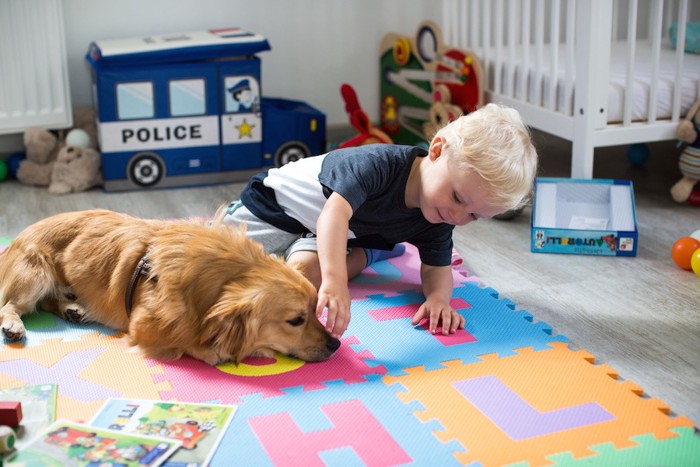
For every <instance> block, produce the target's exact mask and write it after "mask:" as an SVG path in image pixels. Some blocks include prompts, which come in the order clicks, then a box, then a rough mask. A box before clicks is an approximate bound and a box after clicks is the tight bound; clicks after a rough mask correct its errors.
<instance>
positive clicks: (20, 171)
mask: <svg viewBox="0 0 700 467" xmlns="http://www.w3.org/2000/svg"><path fill="white" fill-rule="evenodd" d="M24 147H25V149H26V159H25V160H23V161H22V162H20V164H19V167H18V168H17V180H19V181H20V182H22V183H24V184H26V185H38V186H48V184H49V183H51V171H52V170H53V164H54V162H55V161H56V156H57V155H58V151H59V149H60V144H59V141H58V138H57V137H56V135H54V134H53V133H51V132H50V131H46V130H44V129H42V128H30V129H28V130H27V131H25V132H24Z"/></svg>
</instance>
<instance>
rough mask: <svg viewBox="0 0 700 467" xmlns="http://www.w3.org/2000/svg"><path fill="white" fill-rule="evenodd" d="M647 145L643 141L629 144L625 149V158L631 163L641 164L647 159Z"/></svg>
mask: <svg viewBox="0 0 700 467" xmlns="http://www.w3.org/2000/svg"><path fill="white" fill-rule="evenodd" d="M650 153H651V151H649V146H647V145H646V144H643V143H636V144H632V145H630V147H629V148H628V149H627V159H628V160H629V161H630V163H631V164H632V165H636V166H639V167H641V166H643V165H644V164H646V162H647V161H648V160H649V154H650Z"/></svg>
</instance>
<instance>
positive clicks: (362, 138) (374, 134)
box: [338, 84, 393, 148]
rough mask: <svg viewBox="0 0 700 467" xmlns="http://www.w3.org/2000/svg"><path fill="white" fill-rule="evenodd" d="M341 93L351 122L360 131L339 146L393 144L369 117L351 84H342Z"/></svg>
mask: <svg viewBox="0 0 700 467" xmlns="http://www.w3.org/2000/svg"><path fill="white" fill-rule="evenodd" d="M340 94H341V95H342V96H343V100H344V101H345V111H346V112H347V113H348V116H349V117H350V124H351V125H352V126H353V127H355V129H356V130H357V131H358V132H359V133H360V134H359V135H357V136H355V137H353V138H350V139H349V140H347V141H344V142H342V143H340V144H339V145H338V147H339V148H349V147H352V146H362V145H363V144H375V143H386V144H392V143H393V140H392V139H391V138H390V137H389V135H387V134H386V133H384V132H383V131H382V130H380V129H379V128H375V127H374V126H373V125H372V122H370V121H369V117H368V116H367V114H366V113H365V111H364V110H362V107H360V102H359V101H358V100H357V94H356V93H355V90H354V89H353V88H352V86H350V85H349V84H343V85H341V86H340Z"/></svg>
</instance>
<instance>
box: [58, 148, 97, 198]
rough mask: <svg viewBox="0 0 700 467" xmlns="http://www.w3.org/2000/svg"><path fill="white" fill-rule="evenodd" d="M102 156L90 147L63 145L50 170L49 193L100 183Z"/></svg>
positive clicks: (78, 188) (64, 192) (70, 190)
mask: <svg viewBox="0 0 700 467" xmlns="http://www.w3.org/2000/svg"><path fill="white" fill-rule="evenodd" d="M101 168H102V157H101V156H100V153H99V152H97V151H96V150H94V149H92V148H83V147H80V146H64V147H63V148H61V150H60V151H59V152H58V157H57V158H56V163H55V164H54V165H53V170H52V171H51V184H50V185H49V193H52V194H54V195H63V194H66V193H72V192H78V191H85V190H87V189H89V188H92V187H94V186H97V185H101V184H102V170H101Z"/></svg>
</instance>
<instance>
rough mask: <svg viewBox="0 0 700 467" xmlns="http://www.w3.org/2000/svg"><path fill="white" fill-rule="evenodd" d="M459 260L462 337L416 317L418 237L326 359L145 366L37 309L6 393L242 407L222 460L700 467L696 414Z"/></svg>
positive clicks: (12, 355) (361, 290)
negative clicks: (599, 359)
mask: <svg viewBox="0 0 700 467" xmlns="http://www.w3.org/2000/svg"><path fill="white" fill-rule="evenodd" d="M9 241H10V239H7V238H4V239H2V238H0V250H2V248H3V245H7V244H9ZM1 258H2V257H1V256H0V260H1ZM460 263H461V259H460V258H459V257H458V256H455V262H454V265H453V278H454V280H455V289H454V293H453V299H452V306H453V308H454V309H456V310H458V312H459V313H461V314H462V315H464V317H465V318H466V329H464V330H460V331H459V332H457V333H456V334H454V335H450V336H443V335H441V334H436V335H432V334H430V333H429V332H428V331H427V330H426V329H425V327H424V326H422V325H418V326H412V325H411V317H412V316H413V314H414V313H415V312H416V311H417V310H418V307H419V306H420V305H421V303H422V300H423V296H422V295H421V293H420V285H419V283H420V281H419V275H418V270H419V261H418V255H417V252H416V251H415V249H414V248H413V247H411V246H408V248H407V251H406V253H405V254H404V255H403V256H401V257H399V258H393V259H391V260H388V261H382V262H379V263H376V264H375V265H374V266H373V267H372V268H368V269H367V270H366V271H365V272H364V273H363V274H362V276H361V277H359V278H358V279H356V280H355V281H353V283H352V284H351V296H352V298H353V303H352V321H351V323H350V327H349V329H348V331H347V332H346V334H345V335H344V336H343V338H342V346H341V348H340V349H339V351H338V352H337V353H336V355H334V356H333V357H332V358H331V359H329V360H328V361H325V362H320V363H304V362H302V361H299V360H296V359H292V358H288V357H284V356H277V357H276V358H270V359H265V358H251V359H247V360H246V361H245V362H244V363H242V364H240V365H234V364H230V363H228V364H222V365H218V366H215V367H211V366H208V365H206V364H204V363H202V362H200V361H197V360H193V359H190V358H182V359H180V360H178V361H174V362H161V361H155V360H149V359H144V358H142V357H141V356H139V355H138V354H135V353H132V352H129V350H128V348H127V346H126V344H125V343H124V340H123V338H122V336H121V334H119V333H116V332H114V331H112V330H110V329H107V328H104V327H102V326H99V325H90V326H79V325H73V324H69V323H66V322H64V321H62V320H60V319H58V318H56V317H54V316H53V315H51V314H48V313H44V312H39V313H36V314H34V315H31V316H29V317H27V318H26V319H25V324H26V327H27V329H28V332H27V337H26V339H25V340H24V341H23V342H21V343H8V342H4V343H2V344H0V388H9V387H21V386H26V385H36V384H43V383H56V384H57V385H58V400H57V404H58V407H57V416H58V417H59V418H64V419H69V420H74V421H88V420H90V419H91V418H92V416H93V414H94V413H95V412H96V411H97V410H98V408H99V407H100V406H101V405H102V403H103V402H104V401H105V400H106V399H107V398H109V397H118V398H139V399H149V400H151V399H160V400H165V401H168V400H173V401H175V400H177V401H188V402H214V403H224V404H238V406H239V408H238V411H237V412H236V415H235V417H234V419H233V421H232V423H231V425H230V426H229V428H228V430H227V431H226V433H225V435H224V438H223V440H222V442H221V444H220V446H219V448H218V450H217V452H216V455H215V456H214V458H213V460H212V465H215V466H222V467H223V466H229V465H232V464H233V463H238V464H243V465H262V466H265V465H270V466H272V465H284V466H288V465H300V466H313V465H329V466H348V465H371V466H375V465H376V466H382V465H441V466H442V465H460V464H461V465H484V466H491V465H518V466H527V465H572V466H578V465H610V466H619V465H659V466H664V465H668V466H676V465H697V464H698V460H699V459H700V437H698V436H697V434H696V433H695V431H694V429H693V424H692V422H691V421H690V420H688V419H687V418H684V417H681V416H679V417H672V416H670V415H669V413H670V409H669V407H667V406H666V405H665V404H664V403H663V402H661V401H659V400H657V399H654V398H653V397H649V396H647V395H645V394H644V392H643V390H642V388H640V387H638V386H637V385H635V384H634V383H632V382H631V381H625V380H623V378H620V377H618V375H617V373H616V372H615V370H613V369H612V368H610V367H609V366H607V365H605V364H598V363H596V361H595V358H594V356H593V355H591V354H590V353H589V352H587V351H585V350H577V351H574V350H571V349H570V348H569V346H568V340H567V339H566V337H564V336H562V335H557V334H556V333H555V332H553V330H552V328H551V327H550V326H548V325H547V324H546V323H543V322H538V321H537V319H536V318H535V317H534V316H533V315H532V314H530V313H528V312H526V311H523V310H519V309H518V307H517V305H516V304H515V303H513V302H511V301H510V300H508V299H507V298H503V297H499V295H498V293H497V292H496V291H495V290H493V289H490V288H488V287H486V286H484V285H483V284H481V283H480V281H479V279H478V278H476V277H474V276H470V275H469V274H468V273H467V272H466V271H465V270H464V269H462V267H461V265H460ZM579 344H585V343H579Z"/></svg>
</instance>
